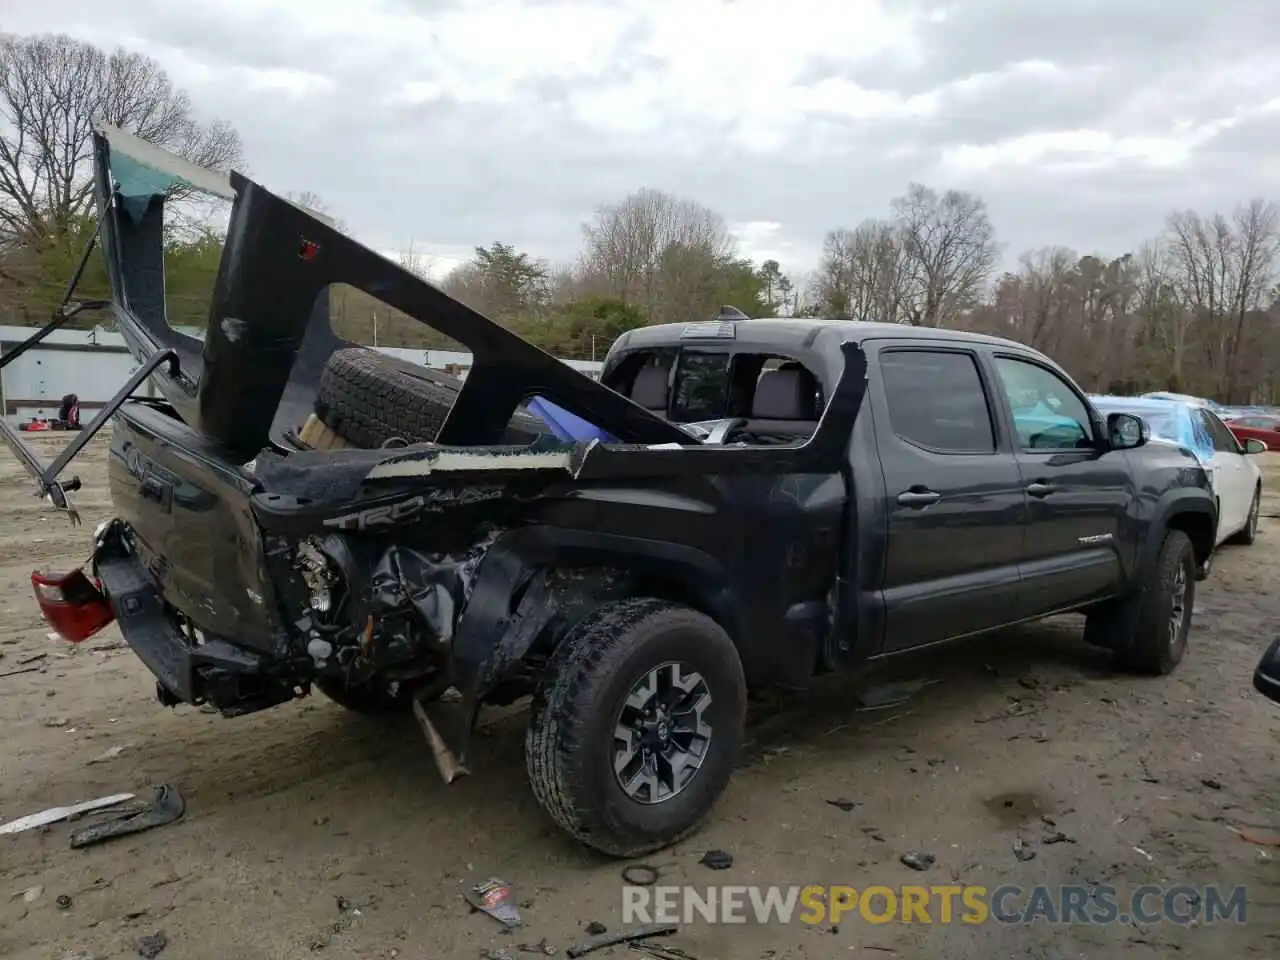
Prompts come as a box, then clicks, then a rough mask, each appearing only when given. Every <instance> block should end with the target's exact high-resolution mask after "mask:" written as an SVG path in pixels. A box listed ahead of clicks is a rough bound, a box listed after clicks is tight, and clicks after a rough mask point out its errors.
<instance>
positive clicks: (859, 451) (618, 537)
mask: <svg viewBox="0 0 1280 960" xmlns="http://www.w3.org/2000/svg"><path fill="white" fill-rule="evenodd" d="M94 170H95V187H96V202H97V211H98V216H99V230H98V234H97V240H98V246H99V247H100V249H101V250H102V252H103V253H104V254H105V258H106V263H107V269H108V274H109V277H110V281H111V289H112V297H111V300H110V301H109V302H103V303H99V304H94V303H88V304H86V303H84V302H76V301H74V300H72V297H71V294H70V293H69V294H68V297H67V299H66V302H65V303H64V305H63V306H62V307H60V308H59V310H58V311H57V312H56V313H55V315H54V318H53V320H52V321H51V323H50V324H49V326H48V327H46V328H45V329H44V330H42V331H40V332H38V333H36V334H35V335H34V336H33V337H32V338H31V340H30V341H28V344H27V345H24V346H22V347H19V348H16V350H15V351H13V352H12V353H11V354H10V355H9V356H6V357H5V358H3V359H0V366H2V365H3V364H4V363H5V362H8V361H9V360H11V358H12V356H13V355H14V353H20V352H21V351H22V350H23V349H26V348H27V346H29V345H30V344H31V343H33V342H37V341H38V340H39V339H40V338H41V337H42V336H44V335H45V334H46V333H47V331H48V330H50V329H53V328H56V327H57V326H59V325H60V324H62V323H65V322H66V320H67V318H69V317H70V316H72V315H74V313H75V312H76V311H77V310H79V309H82V308H84V307H85V306H97V307H99V308H104V309H110V310H112V311H113V312H114V316H115V319H116V321H117V323H118V326H119V329H120V330H121V332H122V333H123V334H124V336H125V338H126V340H127V342H128V343H129V345H130V348H131V350H132V351H133V353H134V355H135V357H136V358H137V360H138V363H139V364H140V366H139V368H138V370H137V372H136V373H135V374H134V375H133V376H132V377H131V378H130V381H129V382H128V383H126V384H124V385H123V387H122V388H121V390H120V392H119V393H118V394H117V395H116V397H115V398H113V399H112V400H111V401H110V402H109V403H108V404H107V405H106V406H105V407H104V408H103V410H102V411H101V412H100V413H99V414H98V415H97V416H96V417H95V419H94V420H93V422H92V423H91V424H89V425H88V426H87V427H86V429H85V430H83V431H81V433H79V434H78V435H77V436H76V438H75V439H74V440H73V441H72V442H71V443H70V444H69V445H68V447H67V449H66V450H65V451H63V453H62V454H61V455H60V456H59V457H58V458H57V460H55V461H54V462H53V463H52V464H49V465H47V466H46V465H45V464H43V463H42V462H40V460H39V459H38V458H37V457H35V456H34V455H33V453H32V452H31V451H30V450H29V449H28V448H27V447H26V446H25V445H24V444H23V443H22V441H21V438H20V437H18V436H17V435H16V434H15V433H14V431H13V430H12V429H10V428H7V427H4V426H3V425H0V429H2V430H3V432H4V436H5V439H6V440H7V441H8V442H9V444H10V446H11V447H12V448H13V449H14V451H15V453H16V454H17V455H18V456H20V457H21V458H22V460H23V462H24V463H25V464H26V466H27V467H28V469H29V471H30V472H31V473H32V475H33V477H35V479H36V481H37V485H38V492H39V493H40V494H41V495H42V496H44V497H46V498H47V499H48V500H49V501H50V502H51V503H52V504H53V506H55V507H57V508H59V509H61V510H64V511H67V512H68V513H69V514H70V515H71V516H72V517H73V518H74V517H75V513H74V504H73V503H72V494H73V493H74V490H75V489H76V487H77V486H78V481H77V480H76V479H75V478H74V477H71V478H68V479H65V480H64V479H62V475H63V473H64V472H65V468H66V466H67V464H68V462H69V461H70V460H71V459H72V458H73V457H74V456H75V455H76V454H77V453H78V452H79V451H80V450H81V449H83V447H84V444H85V443H86V442H87V441H88V439H89V438H90V437H91V436H92V435H94V434H95V433H96V432H97V431H98V430H99V429H100V428H101V427H103V426H104V425H105V424H106V423H108V422H112V423H113V434H114V436H113V439H112V442H111V446H110V453H109V476H110V487H111V495H112V499H113V503H114V517H113V519H111V520H109V521H107V522H105V523H103V524H102V525H101V526H99V528H98V529H97V530H96V532H95V533H94V538H93V548H92V549H93V552H92V560H91V562H90V563H89V564H88V565H87V566H86V567H85V568H83V569H80V570H77V571H73V572H71V573H68V574H58V575H54V574H51V573H45V572H36V573H34V574H33V575H32V583H33V587H34V590H35V593H36V597H37V600H38V602H39V605H40V607H41V610H42V611H43V613H44V616H45V617H46V618H47V620H48V621H49V623H50V624H51V625H52V627H53V628H54V629H55V630H56V631H57V632H58V633H60V634H61V635H62V636H63V637H64V638H65V639H67V640H69V641H73V642H75V641H80V640H83V639H84V638H86V637H88V636H91V635H93V634H94V633H95V632H97V631H98V630H101V629H102V628H103V627H105V626H106V625H108V624H110V623H112V622H114V623H116V624H118V626H119V628H120V630H121V632H122V633H123V636H124V638H125V639H126V641H127V642H128V643H129V645H130V646H131V647H132V649H133V650H134V651H135V653H136V654H137V656H138V657H139V659H141V661H142V662H143V663H144V664H145V665H146V666H147V667H148V668H149V670H150V671H151V673H153V674H154V676H155V678H156V681H157V692H158V697H159V700H160V701H161V703H163V704H167V705H176V704H180V703H186V704H207V705H210V706H212V707H213V708H215V709H216V710H218V711H219V712H221V713H222V714H223V715H225V716H229V717H233V716H237V715H243V714H246V713H250V712H253V711H258V710H262V709H265V708H270V707H273V706H275V705H278V704H283V703H286V702H288V701H291V700H293V699H295V698H298V697H303V696H306V695H308V694H309V693H310V692H311V691H313V690H317V689H318V690H319V691H322V692H323V693H324V694H325V695H327V696H328V697H330V698H331V699H332V700H334V701H336V702H338V703H339V704H342V705H343V706H345V707H348V708H351V709H353V710H357V711H361V712H365V713H384V712H394V711H412V712H413V713H415V714H416V715H417V716H418V718H419V720H420V721H421V722H422V724H423V727H424V729H425V731H426V733H427V736H428V739H429V740H430V742H431V746H432V749H433V751H434V753H435V756H436V758H437V760H438V761H439V764H440V768H441V770H442V772H444V773H445V775H446V778H448V779H452V777H453V776H455V775H457V774H458V773H459V772H462V771H465V769H466V768H467V765H468V764H469V763H470V762H471V761H472V760H473V759H474V758H473V757H472V755H471V754H472V751H471V731H472V729H473V726H474V723H475V720H476V716H477V712H478V711H479V710H480V708H481V707H482V705H485V704H495V703H496V704H503V703H512V702H514V701H516V700H517V699H520V698H522V697H525V696H531V697H532V705H531V709H530V714H529V720H528V732H527V739H526V755H527V770H528V776H529V780H530V782H531V784H532V787H533V791H534V793H535V794H536V795H537V798H538V800H539V801H541V804H542V806H543V807H544V808H545V809H546V811H547V812H548V813H549V814H550V816H551V817H552V818H553V819H554V820H555V821H556V822H557V823H558V824H559V825H560V826H561V827H562V828H564V829H565V830H566V831H568V833H570V834H571V835H573V836H575V837H577V838H579V839H580V840H582V841H584V842H585V843H587V844H589V845H591V846H593V847H596V848H598V849H600V850H603V851H606V852H607V853H610V854H613V855H617V856H634V855H638V854H642V853H644V852H646V851H651V850H655V849H658V848H660V847H663V846H665V845H668V844H670V843H672V842H674V841H675V840H677V839H679V838H680V837H682V836H684V835H685V834H687V833H688V832H689V831H690V830H692V829H693V828H694V827H695V826H696V825H697V824H698V822H699V821H700V820H701V819H702V818H703V817H704V815H705V814H706V813H707V812H708V811H709V810H710V808H711V807H712V805H713V803H714V802H715V800H716V798H717V797H718V796H719V794H720V793H721V792H722V790H723V788H724V787H725V785H726V783H727V781H728V779H729V776H730V773H731V772H732V770H733V769H734V766H735V763H736V762H737V760H738V757H739V753H740V750H741V747H742V743H743V736H744V715H745V706H746V697H747V690H748V689H749V688H754V687H761V686H765V685H769V684H772V685H777V686H781V687H784V688H790V689H803V688H804V687H805V686H806V685H807V684H809V683H810V682H811V680H812V679H813V677H815V676H816V675H818V674H823V673H829V672H833V671H837V670H841V671H848V670H854V669H857V668H859V667H860V666H863V665H865V664H867V663H868V662H870V661H874V660H877V659H880V658H885V657H889V656H893V655H896V654H901V653H905V652H907V651H913V650H918V649H920V648H922V647H927V646H930V645H933V644H938V643H941V642H944V641H950V640H955V639H957V638H960V637H967V636H971V635H975V634H980V633H984V632H987V631H991V630H996V629H999V628H1002V627H1007V626H1009V625H1010V624H1015V623H1021V622H1025V621H1030V620H1035V619H1038V618H1041V617H1046V616H1050V615H1053V614H1060V613H1067V612H1079V613H1083V614H1085V615H1086V617H1087V620H1086V622H1085V623H1086V625H1085V628H1084V639H1085V641H1087V642H1090V643H1092V644H1095V645H1098V646H1102V647H1105V648H1108V649H1109V650H1111V651H1112V652H1113V653H1114V657H1115V659H1116V661H1117V662H1118V664H1119V665H1120V666H1121V667H1123V668H1125V669H1129V670H1132V671H1136V672H1140V673H1147V674H1167V673H1169V672H1170V671H1172V670H1173V669H1174V668H1175V667H1176V666H1177V665H1178V663H1179V661H1180V660H1182V658H1183V656H1184V652H1185V650H1186V646H1187V640H1188V635H1189V631H1190V629H1191V620H1192V610H1193V605H1194V595H1195V572H1196V569H1197V564H1198V563H1199V562H1200V561H1202V560H1203V559H1204V558H1205V557H1207V556H1208V554H1209V552H1210V551H1211V550H1212V548H1213V532H1214V530H1215V527H1216V516H1215V507H1214V500H1213V496H1212V493H1211V490H1210V488H1209V484H1208V481H1207V478H1206V476H1205V473H1204V471H1203V470H1202V469H1201V467H1200V466H1199V465H1198V464H1197V462H1196V460H1195V459H1194V458H1193V457H1192V456H1190V455H1189V454H1187V453H1186V452H1185V451H1182V450H1180V449H1178V448H1176V447H1173V446H1170V445H1163V444H1154V443H1152V444H1148V443H1147V442H1146V441H1147V438H1148V433H1147V429H1146V425H1145V423H1144V422H1143V421H1142V420H1140V419H1138V418H1136V417H1134V416H1130V415H1127V414H1123V413H1118V414H1113V415H1111V416H1109V417H1105V418H1104V417H1102V416H1101V415H1100V414H1099V413H1098V412H1097V411H1096V410H1095V409H1094V408H1093V407H1092V406H1091V405H1090V403H1089V401H1088V399H1087V398H1086V396H1085V395H1084V394H1083V393H1082V391H1081V390H1080V389H1079V387H1077V386H1076V384H1075V383H1073V382H1072V380H1071V379H1070V378H1069V377H1068V376H1067V375H1066V374H1065V373H1064V372H1063V371H1062V370H1061V369H1060V368H1059V367H1057V366H1056V365H1055V364H1054V363H1052V362H1051V361H1050V360H1048V359H1047V358H1046V357H1044V356H1043V355H1041V354H1039V353H1037V352H1036V351H1034V350H1031V349H1029V348H1027V347H1025V346H1022V345H1020V344H1017V343H1013V342H1010V341H1006V340H1001V339H996V338H993V337H987V336H979V335H975V334H969V333H962V332H956V331H949V330H940V329H931V328H918V327H911V326H900V325H891V324H878V323H853V322H842V321H835V320H833V321H825V320H805V319H754V320H753V319H740V318H739V319H728V320H722V321H713V322H707V323H689V324H675V325H665V326H655V327H648V328H641V329H637V330H634V331H632V332H630V333H627V334H625V335H624V336H623V337H622V338H621V339H620V340H618V341H617V342H616V343H615V345H614V346H613V347H612V349H611V350H610V352H609V354H608V357H607V359H606V361H605V364H604V371H603V374H602V380H601V381H600V382H597V381H595V380H593V379H591V378H590V377H588V376H585V375H583V374H580V373H578V372H577V371H575V370H573V369H572V368H571V367H570V366H569V365H567V364H565V363H563V362H561V361H559V360H557V359H555V358H553V357H552V356H550V355H548V354H547V353H544V352H543V351H541V350H539V349H537V348H536V347H534V346H532V345H531V344H529V343H527V342H525V341H524V340H522V339H521V338H519V337H517V336H516V335H515V334H513V333H511V332H510V331H508V330H506V329H504V328H503V327H501V326H500V325H498V324H496V323H494V322H492V321H490V320H489V319H488V318H486V317H484V316H483V315H481V314H479V313H477V312H475V311H473V310H470V309H468V308H467V307H466V306H464V305H462V304H461V303H459V302H457V301H455V300H453V299H451V298H450V297H448V296H447V295H446V294H445V293H443V292H442V291H440V290H439V289H437V288H436V287H435V286H433V285H431V284H429V283H426V282H424V281H423V280H421V279H419V278H417V277H415V276H413V275H412V274H410V273H408V272H406V271H405V270H403V269H401V268H400V267H398V266H397V265H396V264H394V263H392V262H391V261H389V260H387V259H385V258H383V257H382V256H379V255H378V254H377V253H375V252H373V251H371V250H368V249H366V248H364V247H362V246H360V245H359V244H357V243H356V242H354V241H353V240H351V239H350V238H348V237H346V236H344V235H343V234H342V233H341V232H339V231H338V230H337V229H336V228H335V227H333V226H332V225H331V224H329V223H327V222H326V221H324V220H323V219H322V218H319V217H317V216H314V215H312V214H311V213H310V212H308V211H307V210H304V209H302V208H300V207H298V206H296V205H294V204H292V203H290V202H289V201H287V200H285V199H283V198H281V197H278V196H276V195H274V194H272V193H271V192H269V191H268V190H267V189H265V188H264V187H262V186H261V185H259V184H257V183H255V182H253V181H252V180H250V179H248V178H246V177H244V176H241V175H239V174H234V173H233V174H229V175H226V176H218V175H214V174H212V173H210V172H208V171H206V170H202V169H200V168H196V167H192V166H190V165H188V164H185V163H183V162H182V161H180V160H178V159H177V158H175V157H173V156H171V155H168V154H165V153H162V152H161V151H158V150H156V148H154V147H151V146H149V145H147V144H143V143H141V142H140V141H136V140H135V139H133V138H131V137H129V136H128V135H126V134H124V133H122V132H120V131H118V130H116V129H114V128H112V127H109V126H107V125H105V124H104V125H100V126H99V127H98V128H97V130H96V133H95V136H94ZM179 183H180V184H182V185H183V186H184V187H185V188H195V189H199V190H202V191H204V192H205V193H209V194H213V195H215V196H219V197H225V198H226V199H228V200H230V201H232V204H233V205H232V212H231V219H230V224H229V229H228V232H227V238H226V244H225V248H224V251H223V254H222V263H221V267H220V271H219V274H218V277H217V281H216V286H215V289H214V295H213V301H212V306H211V313H210V320H209V325H208V329H207V333H206V335H205V337H204V339H203V341H199V340H194V339H192V338H190V337H187V336H185V335H183V334H181V333H180V332H178V331H176V330H175V329H173V328H172V327H171V326H170V324H169V323H168V322H167V319H166V314H165V305H164V286H163V281H162V279H161V278H162V277H163V247H164V243H163V238H164V232H163V224H164V219H163V218H164V210H165V202H166V196H167V194H168V191H169V188H170V187H171V186H172V185H174V184H179ZM87 256H88V253H87V252H86V257H87ZM336 283H346V284H350V285H352V286H355V287H357V288H359V289H361V290H364V291H367V292H369V293H371V294H374V295H376V296H377V297H378V298H380V299H381V300H383V301H384V302H386V303H387V304H389V305H390V306H392V307H394V308H395V309H397V310H400V311H403V312H404V313H406V314H408V315H410V316H412V317H414V318H417V319H419V320H421V321H422V322H423V323H426V324H428V325H430V326H431V327H433V328H434V329H436V330H438V331H440V332H441V333H443V334H445V335H447V336H449V337H452V338H453V339H455V340H457V341H460V342H461V343H463V344H464V345H465V346H466V347H467V348H468V349H470V350H471V352H472V355H473V360H474V365H473V366H472V368H471V369H470V371H469V373H468V375H467V376H466V378H465V381H458V380H455V379H453V378H451V377H448V376H447V375H445V374H443V373H433V372H429V371H425V370H423V369H421V368H417V367H416V366H415V365H412V364H406V363H399V362H396V361H392V360H390V359H388V358H386V357H384V356H382V355H381V354H379V353H378V352H376V351H371V350H366V349H364V348H361V347H359V346H357V345H355V344H352V343H349V342H346V341H343V340H341V339H339V338H338V337H337V336H335V334H334V332H333V330H332V328H331V326H330V323H329V305H328V299H327V295H326V291H327V290H328V288H329V286H330V285H331V284H336ZM73 289H74V284H73ZM148 377H149V378H151V380H152V381H153V383H155V384H156V386H157V387H158V389H159V392H160V394H161V395H162V396H161V398H156V399H152V398H142V397H134V396H133V395H134V394H135V393H136V391H137V388H138V386H139V384H140V383H142V382H143V380H145V379H146V378H148ZM548 410H550V411H552V413H551V414H548V413H547V411H548ZM556 411H558V412H559V414H564V415H565V416H566V417H568V418H570V419H569V420H566V419H557V417H558V416H559V414H557V413H556ZM566 423H569V426H566ZM584 425H585V426H584ZM587 428H589V429H587ZM446 694H448V696H445V695H446Z"/></svg>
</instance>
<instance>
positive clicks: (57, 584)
mask: <svg viewBox="0 0 1280 960" xmlns="http://www.w3.org/2000/svg"><path fill="white" fill-rule="evenodd" d="M31 589H33V590H34V591H35V593H36V603H38V604H40V612H41V613H43V614H44V618H45V620H47V621H48V623H49V626H51V627H53V629H54V631H55V632H56V633H57V634H58V636H60V637H62V639H63V640H66V641H67V642H68V643H79V642H80V641H82V640H88V639H89V638H90V637H92V636H93V635H94V634H95V633H97V632H98V631H99V630H101V629H102V628H103V627H105V626H107V624H109V623H110V622H111V621H112V620H114V619H115V614H114V613H112V611H111V604H110V603H109V602H108V601H107V598H106V597H105V596H104V595H103V593H102V591H101V590H99V589H98V588H97V586H96V585H95V584H94V582H93V581H92V580H90V579H89V578H88V577H87V576H86V575H85V572H84V570H76V571H74V572H72V573H68V574H66V575H65V576H61V577H46V576H45V575H44V574H42V573H40V572H38V571H37V572H35V573H33V574H31Z"/></svg>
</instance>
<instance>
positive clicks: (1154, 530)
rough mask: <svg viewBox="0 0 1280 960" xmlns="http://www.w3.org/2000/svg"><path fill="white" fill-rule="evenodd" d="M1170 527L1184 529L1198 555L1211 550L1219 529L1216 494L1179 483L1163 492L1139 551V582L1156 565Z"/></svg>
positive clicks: (1202, 555)
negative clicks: (1214, 496)
mask: <svg viewBox="0 0 1280 960" xmlns="http://www.w3.org/2000/svg"><path fill="white" fill-rule="evenodd" d="M1170 529H1177V530H1182V531H1183V532H1185V533H1186V534H1187V535H1188V536H1190V537H1191V542H1192V544H1193V545H1194V546H1195V549H1196V556H1197V558H1198V559H1203V557H1204V556H1206V555H1207V554H1208V553H1209V552H1212V550H1213V541H1214V537H1215V533H1216V531H1217V529H1218V507H1217V504H1216V503H1215V501H1214V499H1213V494H1212V493H1211V492H1209V491H1208V490H1204V489H1199V488H1194V487H1191V488H1188V487H1178V488H1175V489H1172V490H1167V491H1165V492H1164V493H1163V494H1162V495H1161V496H1160V498H1159V499H1158V500H1157V501H1156V504H1155V509H1154V511H1153V512H1152V514H1151V520H1150V522H1149V523H1148V524H1147V536H1146V540H1145V541H1143V543H1142V545H1141V547H1140V550H1139V554H1138V565H1137V585H1138V586H1141V584H1142V583H1143V582H1145V578H1146V576H1147V574H1148V572H1149V571H1150V570H1151V569H1152V567H1153V566H1154V565H1155V562H1156V558H1157V557H1158V556H1159V554H1160V547H1161V545H1162V544H1163V543H1164V538H1165V534H1166V533H1167V532H1168V531H1169V530H1170Z"/></svg>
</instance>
